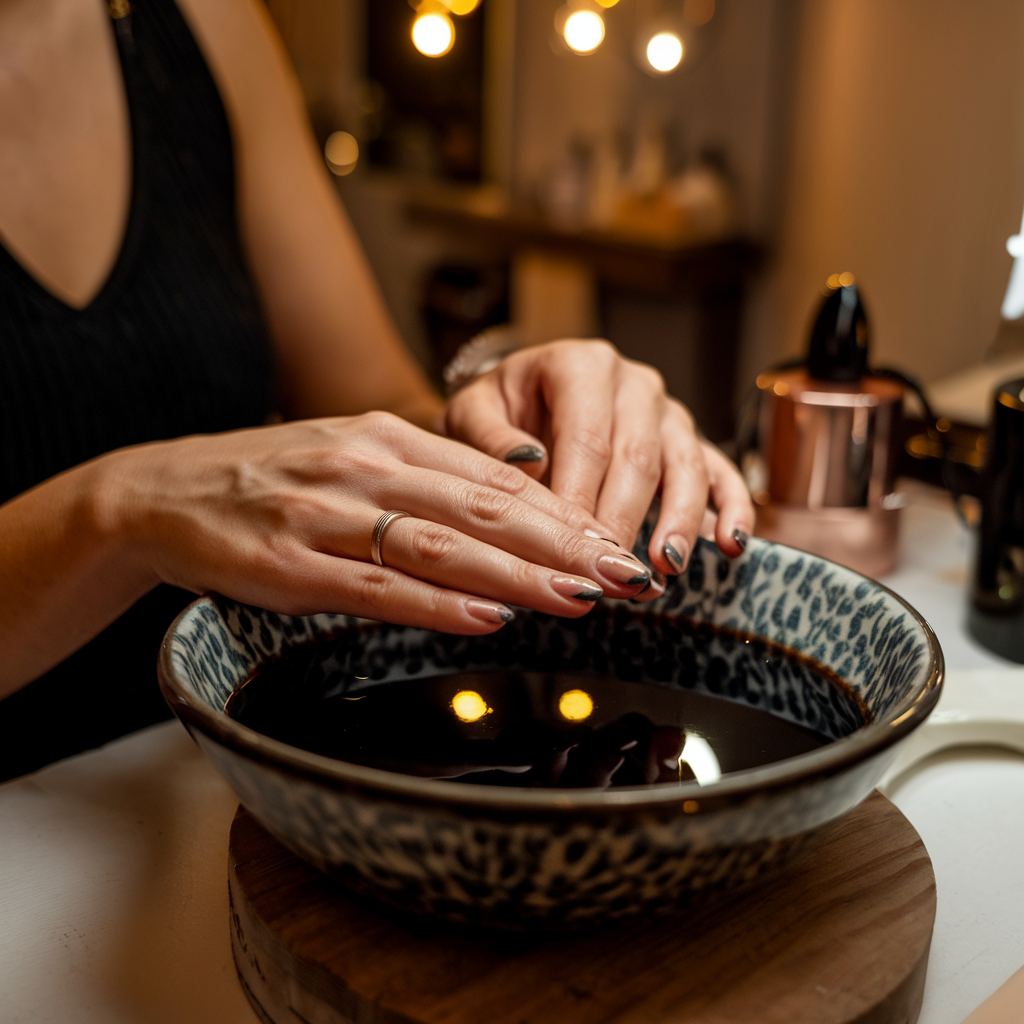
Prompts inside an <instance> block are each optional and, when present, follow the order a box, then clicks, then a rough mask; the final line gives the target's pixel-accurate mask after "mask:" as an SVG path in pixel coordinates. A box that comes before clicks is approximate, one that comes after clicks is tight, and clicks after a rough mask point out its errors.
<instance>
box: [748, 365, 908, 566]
mask: <svg viewBox="0 0 1024 1024" xmlns="http://www.w3.org/2000/svg"><path fill="white" fill-rule="evenodd" d="M757 388H758V397H759V412H758V432H757V433H758V444H757V448H756V449H755V451H753V452H749V453H747V455H746V456H745V457H744V471H745V475H746V477H747V480H748V483H749V484H750V485H751V491H752V492H753V496H754V500H755V502H757V504H758V505H759V506H760V508H759V509H758V522H757V529H756V532H757V534H758V536H761V537H765V538H766V539H768V540H774V541H778V542H780V543H782V544H788V545H790V546H792V547H796V548H801V549H803V550H804V551H809V552H811V553H812V554H816V555H821V556H822V557H824V558H829V559H831V560H833V561H835V562H839V563H840V564H842V565H846V566H849V567H850V568H851V569H855V570H856V571H858V572H862V573H864V574H865V575H866V576H881V575H884V574H885V573H887V572H889V571H891V570H892V569H893V568H894V567H895V564H896V555H897V543H898V540H899V509H900V501H899V499H898V496H897V495H896V494H894V492H893V487H894V483H895V470H896V460H897V451H898V449H897V445H898V438H899V426H900V418H901V416H902V407H903V387H902V385H900V384H899V383H897V382H895V381H893V380H889V379H886V378H882V377H871V376H865V377H862V378H860V379H859V380H855V381H825V380H816V379H812V378H811V377H810V376H809V375H808V373H807V371H806V370H804V369H798V370H785V371H779V372H773V373H763V374H761V375H760V376H759V377H758V378H757Z"/></svg>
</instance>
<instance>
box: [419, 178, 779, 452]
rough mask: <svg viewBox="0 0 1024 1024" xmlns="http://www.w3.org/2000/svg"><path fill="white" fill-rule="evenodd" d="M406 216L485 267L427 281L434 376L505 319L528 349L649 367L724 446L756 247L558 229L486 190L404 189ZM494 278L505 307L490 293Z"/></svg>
mask: <svg viewBox="0 0 1024 1024" xmlns="http://www.w3.org/2000/svg"><path fill="white" fill-rule="evenodd" d="M405 211H406V215H407V216H408V218H409V220H410V222H411V223H412V224H414V225H416V226H418V227H421V228H425V229H430V230H434V231H437V232H439V233H441V234H443V235H446V236H448V237H450V238H453V239H457V240H459V241H461V242H463V243H466V242H469V243H470V244H473V245H475V246H477V247H478V248H479V250H480V252H481V255H482V257H483V258H482V262H481V263H478V265H477V266H478V267H479V268H482V269H478V270H477V272H476V273H475V274H474V271H473V268H472V266H469V267H466V266H464V267H462V268H460V267H458V266H457V265H451V264H448V265H441V266H440V267H438V268H435V269H434V271H433V273H432V276H431V278H430V283H429V284H428V286H427V291H426V294H427V298H426V313H427V318H428V324H429V331H428V336H429V339H430V342H431V347H432V350H433V352H432V354H433V356H434V360H435V366H443V365H444V364H445V363H446V362H447V361H448V360H449V359H450V358H451V356H452V355H453V354H454V352H455V350H456V349H457V348H458V346H459V345H460V344H462V343H464V342H465V341H467V340H469V338H470V337H472V336H473V335H474V334H476V333H477V332H478V331H479V330H482V329H483V328H484V327H487V326H489V325H490V324H492V323H500V322H503V321H504V320H505V319H511V320H512V321H513V322H514V323H515V324H516V325H517V329H519V330H520V332H521V333H522V334H523V335H524V336H525V339H526V340H527V341H528V342H529V343H536V342H541V341H546V340H550V339H551V338H554V337H590V336H594V335H600V336H602V337H607V338H609V339H610V340H612V341H613V342H614V343H615V344H616V345H617V346H618V347H619V348H620V349H621V350H622V351H623V352H624V353H625V354H626V355H628V356H631V357H632V358H635V359H640V360H643V361H645V362H651V363H653V364H654V365H656V366H658V367H659V369H660V370H661V371H662V373H663V374H664V375H665V377H666V381H667V383H668V386H669V390H670V391H672V393H674V394H676V395H678V396H679V397H680V398H682V399H683V401H685V402H686V403H687V404H688V405H689V406H690V408H691V409H692V410H693V412H694V415H695V416H696V418H697V421H698V422H699V423H700V424H701V426H702V428H703V429H704V431H705V432H706V433H707V435H708V436H709V437H711V438H712V439H714V440H724V439H725V438H728V437H731V436H732V430H733V420H734V416H733V412H734V410H733V400H734V395H735V393H736V390H737V373H736V368H737V355H738V351H739V344H740V336H741V326H742V317H743V303H744V297H745V295H746V293H747V286H748V283H749V282H750V280H751V279H752V278H753V277H754V276H755V275H756V274H757V272H758V271H759V270H760V268H761V267H762V266H763V264H764V260H765V251H764V249H763V247H761V246H760V245H758V244H757V243H756V242H754V241H752V240H750V239H746V238H740V237H735V238H725V239H722V240H720V241H703V242H702V241H700V240H697V239H695V240H693V241H690V242H687V241H673V240H671V239H668V238H666V239H651V238H646V239H645V238H643V237H642V236H641V235H639V234H638V233H632V234H630V233H626V232H623V231H616V230H596V229H593V228H586V227H574V226H571V225H560V224H558V223H554V222H552V221H551V220H550V219H549V218H546V217H544V216H542V215H541V214H539V213H536V212H534V211H531V210H529V209H522V208H516V207H514V206H512V205H511V204H510V203H508V202H507V200H505V199H504V197H503V196H502V195H501V194H500V192H497V191H496V190H490V189H452V188H448V189H438V188H433V189H418V190H414V191H412V192H411V193H410V198H409V199H408V201H407V204H406V206H405ZM503 276H504V279H505V280H507V281H508V292H507V298H506V299H504V300H502V298H500V297H499V295H498V294H494V293H500V283H498V284H496V283H495V281H496V280H497V281H498V282H500V280H501V279H502V277H503ZM488 292H490V293H492V294H494V298H493V299H492V300H491V301H490V302H488V301H487V299H486V298H485V297H484V296H485V294H486V293H488ZM697 382H700V386H697Z"/></svg>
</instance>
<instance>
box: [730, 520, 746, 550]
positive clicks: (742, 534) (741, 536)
mask: <svg viewBox="0 0 1024 1024" xmlns="http://www.w3.org/2000/svg"><path fill="white" fill-rule="evenodd" d="M732 539H733V540H734V541H736V543H737V544H739V546H740V551H746V550H747V541H748V540H750V534H748V533H747V531H746V530H741V529H740V528H739V527H738V526H737V527H736V529H735V530H733V531H732Z"/></svg>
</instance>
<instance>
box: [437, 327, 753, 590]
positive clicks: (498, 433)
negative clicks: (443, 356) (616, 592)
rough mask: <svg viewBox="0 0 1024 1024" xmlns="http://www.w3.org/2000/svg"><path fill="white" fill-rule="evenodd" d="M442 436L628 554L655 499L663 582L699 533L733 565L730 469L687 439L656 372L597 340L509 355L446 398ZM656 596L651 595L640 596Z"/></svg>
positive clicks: (735, 494) (738, 547)
mask: <svg viewBox="0 0 1024 1024" xmlns="http://www.w3.org/2000/svg"><path fill="white" fill-rule="evenodd" d="M447 427H448V433H449V435H450V436H451V437H454V438H458V439H459V440H461V441H465V442H467V443H469V444H472V445H473V446H474V447H476V448H479V449H480V450H481V451H484V452H487V453H488V454H489V455H493V456H494V457H495V458H496V459H502V460H504V461H506V462H509V463H512V464H514V465H517V466H519V468H520V469H522V470H523V471H524V472H525V473H527V474H529V475H530V476H532V477H534V478H536V479H549V480H550V485H551V490H552V491H553V492H554V493H555V494H556V495H558V496H559V497H561V498H564V499H566V500H567V501H569V502H572V503H573V504H574V505H576V506H578V507H579V508H580V509H582V510H584V511H586V512H589V513H591V514H592V515H593V516H594V517H595V518H596V519H597V520H598V521H599V522H600V523H601V524H603V525H602V530H603V531H604V532H603V535H604V536H605V537H610V538H611V539H613V540H615V541H616V542H617V543H618V544H620V545H621V546H622V547H623V548H624V549H625V550H627V551H628V550H630V549H631V548H632V546H633V543H634V541H635V539H636V535H637V531H638V530H639V528H640V524H641V523H642V522H643V520H644V516H645V515H646V513H647V509H648V507H649V506H650V504H651V500H652V499H653V497H654V496H655V494H657V493H658V492H659V491H660V493H661V515H660V517H659V519H658V524H657V527H656V528H655V531H654V534H653V536H652V538H651V542H650V547H649V549H648V551H649V556H650V560H651V564H652V565H654V566H655V568H657V569H658V570H660V571H661V572H663V573H678V572H681V571H682V570H683V569H684V568H685V566H686V564H687V562H688V561H689V557H690V553H691V552H692V551H693V545H694V542H695V541H696V538H697V536H698V534H700V533H705V534H707V535H709V536H713V537H714V539H715V541H716V542H717V543H718V546H719V548H721V550H722V551H723V552H725V554H727V555H730V556H736V555H738V554H739V553H740V552H741V551H742V550H743V546H744V545H745V543H746V536H747V535H749V534H750V532H751V531H752V529H753V526H754V508H753V505H752V504H751V501H750V496H749V494H748V493H747V488H746V486H745V485H744V483H743V480H742V478H741V477H740V475H739V473H738V472H737V470H736V467H735V466H734V465H733V464H732V463H731V462H730V461H729V460H728V459H727V458H726V457H725V456H724V455H723V454H722V453H721V452H720V451H719V450H718V449H717V448H716V447H715V446H714V445H712V444H709V443H708V442H706V441H703V440H701V439H700V438H699V437H698V436H697V433H696V430H695V428H694V423H693V417H692V416H691V415H690V413H689V412H688V411H687V410H686V408H685V407H684V406H682V405H681V404H680V403H679V402H677V401H676V400H675V399H673V398H670V397H669V396H668V395H667V394H666V393H665V385H664V382H663V381H662V379H661V375H660V374H659V373H658V372H657V371H656V370H654V369H652V368H651V367H649V366H644V365H643V364H641V363H635V362H632V361H631V360H628V359H625V358H623V357H622V356H621V355H620V354H619V353H618V352H617V351H616V349H615V348H614V347H613V346H612V345H610V344H608V342H605V341H556V342H552V343H550V344H547V345H538V346H536V347H535V348H529V349H524V350H523V351H520V352H516V353H514V354H513V355H510V356H508V357H507V358H505V359H504V360H503V361H502V362H501V363H500V364H499V365H498V366H497V367H496V368H495V369H494V370H492V371H490V373H487V374H484V375H483V376H482V377H480V378H479V379H478V380H475V381H473V382H472V383H471V384H469V385H467V386H466V387H464V388H463V389H462V390H461V391H459V392H458V393H457V394H456V395H455V396H454V397H453V398H452V400H451V402H450V404H449V406H448V415H447ZM709 499H710V500H709ZM709 505H710V506H712V507H711V508H709ZM652 590H653V591H654V592H655V593H653V594H652V593H651V591H652ZM657 592H658V588H657V586H656V585H655V586H654V587H652V588H651V589H650V590H648V592H647V594H645V595H644V596H645V597H649V596H656V593H657Z"/></svg>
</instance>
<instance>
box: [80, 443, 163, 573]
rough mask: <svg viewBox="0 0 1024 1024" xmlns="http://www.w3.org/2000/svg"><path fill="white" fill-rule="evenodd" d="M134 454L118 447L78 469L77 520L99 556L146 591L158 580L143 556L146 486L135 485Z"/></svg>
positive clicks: (133, 451) (137, 475) (148, 520)
mask: <svg viewBox="0 0 1024 1024" xmlns="http://www.w3.org/2000/svg"><path fill="white" fill-rule="evenodd" d="M147 447H150V446H147ZM135 451H136V450H135V449H134V448H123V449H119V450H117V451H113V452H109V453H107V454H106V455H101V456H100V457H99V458H97V459H94V460H93V461H91V462H89V463H86V464H85V465H84V466H81V467H80V472H81V474H82V479H81V481H80V487H79V492H80V493H79V496H78V500H77V502H76V511H75V520H76V522H77V523H78V524H79V525H80V528H81V530H82V532H83V535H84V536H86V537H88V538H89V539H90V543H91V544H92V546H93V547H94V549H95V550H96V551H97V552H98V553H101V554H102V556H103V557H104V558H105V559H106V560H108V561H109V560H113V561H114V562H116V563H117V564H118V566H119V571H121V572H123V573H124V574H125V575H126V577H129V578H136V579H137V580H138V585H139V586H144V587H146V588H147V589H148V588H151V587H154V586H156V585H157V584H158V583H160V582H161V580H160V578H159V575H158V574H157V573H156V571H155V570H154V569H153V568H152V566H151V565H150V563H149V559H148V557H147V551H148V548H149V547H150V545H149V543H148V542H147V524H148V523H150V522H151V520H152V516H151V515H150V512H149V508H148V504H147V502H146V501H145V498H144V492H145V488H142V487H139V486H138V482H139V471H138V467H137V465H136V462H137V460H136V458H135Z"/></svg>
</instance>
